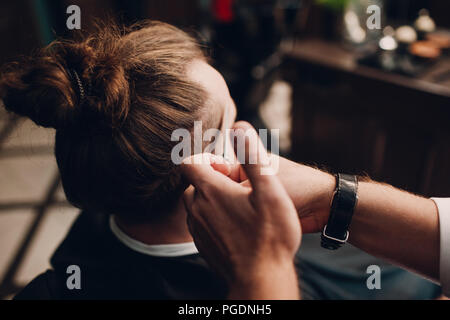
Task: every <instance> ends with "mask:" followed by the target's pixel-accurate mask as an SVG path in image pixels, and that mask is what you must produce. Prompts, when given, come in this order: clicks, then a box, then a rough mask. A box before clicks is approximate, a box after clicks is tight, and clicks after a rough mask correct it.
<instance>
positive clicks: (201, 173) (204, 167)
mask: <svg viewBox="0 0 450 320" xmlns="http://www.w3.org/2000/svg"><path fill="white" fill-rule="evenodd" d="M212 166H214V168H213V167H212ZM180 169H181V174H182V175H183V178H184V179H185V180H186V182H188V183H189V184H192V185H193V186H194V187H196V188H201V187H202V186H204V185H211V184H217V183H220V182H223V181H224V180H225V181H226V180H227V178H226V177H225V176H224V175H229V172H230V168H228V164H226V163H225V162H224V160H223V159H222V160H221V159H220V157H218V156H215V155H213V154H210V153H199V154H195V155H193V156H190V157H188V158H186V159H184V160H183V162H182V163H181V165H180Z"/></svg>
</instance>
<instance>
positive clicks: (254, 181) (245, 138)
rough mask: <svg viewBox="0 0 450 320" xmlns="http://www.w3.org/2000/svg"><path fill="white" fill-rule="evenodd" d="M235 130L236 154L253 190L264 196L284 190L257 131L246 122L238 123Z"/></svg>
mask: <svg viewBox="0 0 450 320" xmlns="http://www.w3.org/2000/svg"><path fill="white" fill-rule="evenodd" d="M233 129H234V137H235V141H234V144H235V149H236V154H237V157H238V160H239V161H240V162H241V165H242V167H243V169H244V171H245V174H246V176H247V177H248V179H249V180H250V183H251V185H252V188H253V190H254V191H255V192H256V193H263V194H267V193H272V192H277V193H278V192H279V191H280V190H284V188H283V186H282V185H281V182H280V181H279V180H278V178H277V176H276V175H275V172H274V171H273V170H272V168H271V166H270V158H269V155H268V154H267V151H266V149H265V147H264V145H263V143H262V141H261V139H260V138H259V136H258V134H257V133H256V130H255V129H254V128H253V127H252V126H251V125H250V124H249V123H248V122H244V121H239V122H237V123H236V124H235V125H234V128H233ZM241 148H244V149H245V150H242V149H241ZM244 157H245V158H244Z"/></svg>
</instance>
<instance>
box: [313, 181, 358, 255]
mask: <svg viewBox="0 0 450 320" xmlns="http://www.w3.org/2000/svg"><path fill="white" fill-rule="evenodd" d="M357 191H358V179H357V177H356V176H354V175H349V174H342V173H339V174H337V175H336V190H335V192H334V196H333V200H332V203H331V210H330V217H329V218H328V223H327V225H326V226H325V228H324V229H323V232H322V241H321V245H322V247H324V248H326V249H330V250H336V249H338V248H340V247H341V246H342V245H343V244H345V243H346V242H347V239H348V228H349V226H350V222H351V221H352V216H353V211H354V209H355V206H356V202H357V201H358V197H357Z"/></svg>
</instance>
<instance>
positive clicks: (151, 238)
mask: <svg viewBox="0 0 450 320" xmlns="http://www.w3.org/2000/svg"><path fill="white" fill-rule="evenodd" d="M186 217H187V213H186V210H185V209H184V205H183V201H182V200H180V201H179V203H178V205H177V207H176V208H175V209H174V211H173V212H170V213H167V218H166V219H164V221H162V222H157V223H154V222H152V223H140V224H130V223H127V222H125V221H124V220H123V219H120V217H118V216H116V217H115V221H116V224H117V225H118V227H119V228H120V229H121V230H122V231H123V232H124V233H126V234H127V235H128V236H129V237H130V238H133V239H135V240H138V241H140V242H142V243H145V244H149V245H155V244H175V243H185V242H192V241H193V239H192V236H191V234H190V233H189V229H188V226H187V224H186Z"/></svg>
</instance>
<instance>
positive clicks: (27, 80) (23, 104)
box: [0, 40, 129, 129]
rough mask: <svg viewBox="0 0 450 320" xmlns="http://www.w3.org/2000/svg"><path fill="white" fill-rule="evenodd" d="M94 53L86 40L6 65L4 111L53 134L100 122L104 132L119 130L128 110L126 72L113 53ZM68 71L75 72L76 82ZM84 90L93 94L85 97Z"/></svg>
mask: <svg viewBox="0 0 450 320" xmlns="http://www.w3.org/2000/svg"><path fill="white" fill-rule="evenodd" d="M98 49H99V48H95V47H93V46H91V45H90V44H89V41H88V40H86V41H84V42H81V43H74V42H54V43H52V44H51V45H50V46H48V47H47V48H44V49H42V50H41V51H40V52H39V53H38V54H37V55H35V56H34V57H31V58H27V59H25V61H22V62H21V63H12V64H9V65H7V66H6V67H5V68H4V70H3V72H2V75H1V80H0V97H1V98H2V99H3V102H4V105H5V107H6V109H7V110H9V111H11V112H14V113H16V114H19V115H22V116H26V117H28V118H30V119H31V120H33V121H34V122H35V123H36V124H38V125H41V126H43V127H52V128H55V129H63V128H69V127H75V128H78V127H83V126H86V125H88V124H97V123H98V122H99V120H101V122H102V124H104V123H106V124H107V125H108V126H112V127H113V126H116V125H119V124H120V123H121V122H122V121H123V119H124V118H125V117H126V115H127V114H128V108H129V85H128V81H127V80H126V77H125V70H124V68H123V67H122V65H121V63H120V61H119V60H118V58H117V53H114V52H105V51H100V52H99V51H98ZM69 70H74V71H75V72H76V75H77V77H76V79H73V76H71V74H70V71H69ZM77 78H78V79H79V81H80V82H78V79H77ZM74 80H75V81H74ZM89 84H90V85H91V86H92V90H89V91H88V90H87V89H88V86H89ZM83 90H84V97H83V99H81V98H82V95H80V93H81V91H83Z"/></svg>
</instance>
